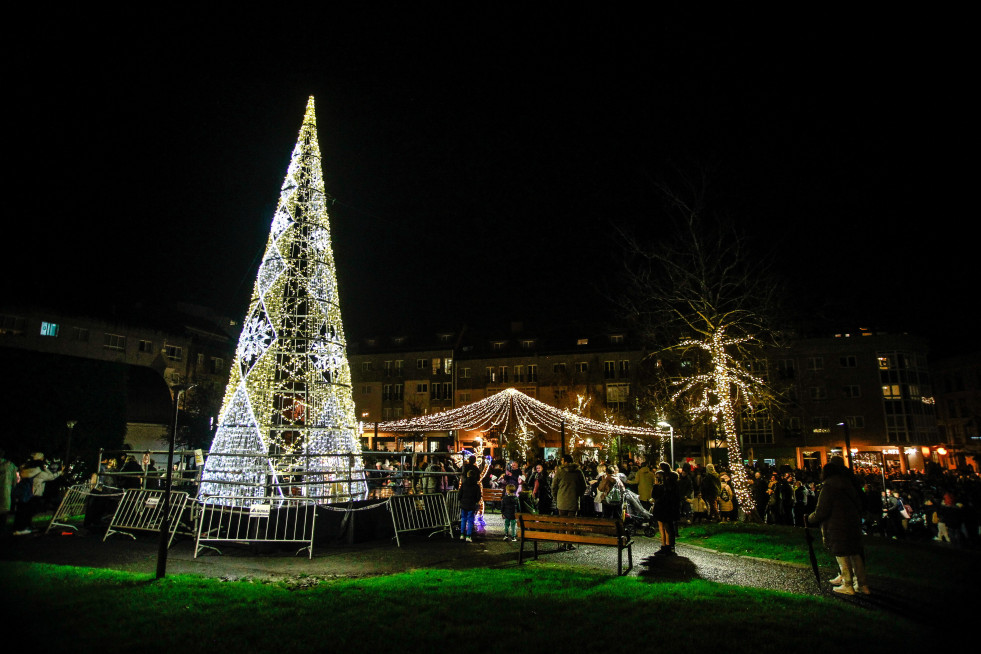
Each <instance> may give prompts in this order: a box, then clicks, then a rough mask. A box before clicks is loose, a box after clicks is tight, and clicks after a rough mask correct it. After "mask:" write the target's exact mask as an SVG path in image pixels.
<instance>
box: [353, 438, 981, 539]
mask: <svg viewBox="0 0 981 654" xmlns="http://www.w3.org/2000/svg"><path fill="white" fill-rule="evenodd" d="M567 457H568V459H569V460H554V459H547V460H537V461H518V460H512V461H505V460H503V459H495V460H493V461H491V462H489V463H488V464H487V465H486V466H480V467H477V466H476V464H474V467H475V468H476V469H477V471H478V472H477V475H476V476H477V479H476V480H475V483H476V484H477V486H480V487H487V488H500V489H502V490H506V489H507V487H508V486H514V489H515V495H516V497H517V498H518V499H519V500H520V502H521V503H520V504H518V506H519V507H520V506H523V507H533V510H535V511H536V512H538V513H549V514H551V513H558V514H562V513H565V512H570V511H572V512H574V513H576V514H578V515H589V516H604V517H610V516H612V515H614V514H617V513H619V514H620V515H623V513H624V512H627V513H629V511H630V501H631V500H637V501H639V503H640V505H641V506H642V507H643V511H646V512H651V511H654V513H657V514H661V515H662V517H663V512H664V509H665V507H667V506H668V505H671V506H672V507H674V505H675V504H677V508H676V509H675V508H672V513H670V514H669V516H670V515H674V512H676V513H677V518H676V519H674V521H676V522H680V523H681V524H698V523H700V522H703V521H704V522H727V521H735V520H737V519H741V518H742V519H745V518H746V509H747V507H746V506H743V504H744V503H741V502H740V500H739V496H738V495H739V494H738V493H737V492H736V490H737V489H736V488H735V483H734V481H733V478H732V474H731V472H732V471H731V470H730V469H728V468H726V467H725V466H715V465H713V464H711V463H709V464H706V465H699V464H693V463H689V462H685V463H683V464H682V465H680V466H678V467H675V468H672V466H670V465H669V464H667V463H664V462H662V463H660V464H659V465H655V464H653V463H645V462H639V461H637V462H635V461H632V460H628V461H622V462H616V463H614V462H613V461H600V460H594V459H585V460H581V461H573V460H572V457H571V456H568V455H567ZM474 461H476V459H474ZM466 466H467V463H466V462H464V461H463V460H462V459H461V458H460V457H459V456H457V457H447V458H434V459H433V460H432V461H429V460H428V459H425V458H424V459H423V460H422V462H421V463H419V464H417V465H409V464H406V465H404V466H401V467H400V466H399V465H398V463H397V462H393V461H386V462H383V461H381V460H378V461H377V462H376V463H375V464H374V467H373V469H369V472H368V484H369V489H370V491H371V493H372V495H373V496H380V495H382V494H403V493H433V492H446V491H448V490H453V489H459V488H460V486H461V481H462V479H463V476H464V468H465V467H466ZM745 472H746V476H747V478H748V479H750V480H751V484H750V487H749V488H747V489H742V490H744V493H743V494H744V496H751V497H752V500H753V504H754V505H755V507H756V511H755V516H753V519H757V518H758V519H759V520H760V521H762V522H765V523H767V524H774V525H788V526H796V527H804V526H805V524H806V518H807V516H809V515H811V514H813V513H814V512H815V510H816V508H817V505H818V498H819V496H820V491H821V488H822V485H823V483H824V480H823V470H809V469H798V468H790V467H788V466H782V467H780V468H776V467H773V466H767V465H765V464H762V465H759V466H753V467H749V466H747V467H746V469H745ZM849 474H850V475H851V478H852V479H854V481H855V483H856V485H857V487H858V491H859V495H858V498H859V502H860V503H861V511H860V519H861V520H860V524H861V530H862V532H863V533H865V534H867V535H877V536H883V537H887V538H896V539H907V538H908V539H921V540H925V539H933V540H937V541H943V542H946V543H951V544H952V545H954V546H962V547H976V546H978V545H979V530H978V523H979V516H978V507H979V506H981V479H979V477H978V475H977V474H975V472H974V471H973V470H972V469H971V468H970V467H965V468H963V469H961V470H940V469H937V468H934V469H932V470H930V472H929V474H924V473H915V472H914V473H908V474H898V473H893V474H891V475H888V476H886V477H885V478H884V477H883V475H882V474H881V471H878V470H871V469H863V468H855V469H854V470H853V469H849ZM578 475H581V476H582V480H583V483H582V488H580V487H579V484H578V481H577V483H576V484H575V485H573V484H571V483H570V482H569V479H570V478H571V477H578ZM883 479H885V481H886V487H885V488H884V489H883V487H882V481H883ZM556 482H558V483H556ZM675 499H677V502H676V501H675ZM659 501H660V504H658V503H659ZM655 509H656V510H655ZM478 516H479V510H478ZM654 522H655V523H656V524H658V525H661V526H664V525H669V524H670V523H671V522H672V520H671V519H670V518H669V519H668V520H660V519H657V517H656V516H655V519H654ZM658 531H659V532H660V533H661V537H662V543H663V544H664V545H665V546H666V549H667V550H668V551H670V549H671V548H669V547H667V546H668V545H669V542H668V541H669V540H670V536H671V535H672V534H671V532H672V530H671V529H669V528H668V529H658Z"/></svg>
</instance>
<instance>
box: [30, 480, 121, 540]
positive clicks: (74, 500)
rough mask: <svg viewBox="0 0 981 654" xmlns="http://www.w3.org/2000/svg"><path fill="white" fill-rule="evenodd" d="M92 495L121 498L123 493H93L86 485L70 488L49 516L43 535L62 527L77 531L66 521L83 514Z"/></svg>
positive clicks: (76, 527)
mask: <svg viewBox="0 0 981 654" xmlns="http://www.w3.org/2000/svg"><path fill="white" fill-rule="evenodd" d="M107 490H109V489H107ZM111 490H117V489H111ZM92 495H96V496H97V497H100V498H111V497H122V496H123V491H122V490H119V491H118V492H115V493H113V492H108V493H93V492H92V486H91V484H88V483H85V484H76V485H75V486H72V487H70V488H69V489H68V492H67V493H65V496H64V497H63V498H61V504H59V505H58V509H57V510H56V511H55V512H54V515H53V516H51V521H50V522H49V523H48V526H47V528H46V529H45V530H44V533H45V534H47V533H48V532H49V531H51V529H52V528H53V527H63V528H66V529H71V530H73V531H78V526H77V525H73V524H71V523H69V522H67V520H68V518H71V517H73V516H78V515H82V514H84V513H85V512H86V510H87V507H86V503H87V501H88V499H89V497H90V496H92Z"/></svg>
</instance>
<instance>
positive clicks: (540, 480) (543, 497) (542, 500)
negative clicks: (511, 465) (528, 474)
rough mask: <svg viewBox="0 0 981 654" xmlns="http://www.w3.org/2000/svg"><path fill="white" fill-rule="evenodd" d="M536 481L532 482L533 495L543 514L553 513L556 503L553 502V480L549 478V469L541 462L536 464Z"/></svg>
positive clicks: (540, 512) (539, 510)
mask: <svg viewBox="0 0 981 654" xmlns="http://www.w3.org/2000/svg"><path fill="white" fill-rule="evenodd" d="M533 475H534V481H533V483H532V495H533V496H534V498H535V502H536V505H537V507H538V513H539V514H541V515H552V509H553V508H554V504H553V502H552V480H551V479H549V476H548V471H547V470H546V469H545V466H544V465H543V464H541V463H539V464H537V465H536V466H535V472H534V473H533Z"/></svg>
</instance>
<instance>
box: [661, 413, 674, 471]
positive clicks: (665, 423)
mask: <svg viewBox="0 0 981 654" xmlns="http://www.w3.org/2000/svg"><path fill="white" fill-rule="evenodd" d="M657 426H658V427H667V428H668V429H669V430H670V435H671V469H672V470H674V427H672V426H671V423H669V422H667V421H665V420H660V421H658V423H657Z"/></svg>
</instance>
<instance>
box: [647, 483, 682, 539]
mask: <svg viewBox="0 0 981 654" xmlns="http://www.w3.org/2000/svg"><path fill="white" fill-rule="evenodd" d="M654 480H655V481H654V493H653V495H652V497H653V498H654V506H653V507H651V516H652V517H653V518H654V520H656V521H657V528H658V529H659V530H660V532H661V549H659V550H658V551H657V552H655V553H654V556H671V555H673V554H674V553H675V551H674V539H675V533H676V532H675V529H676V525H677V522H678V520H680V519H681V491H680V488H679V484H678V473H677V472H674V471H673V470H667V471H665V470H658V471H657V472H656V473H654Z"/></svg>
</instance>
